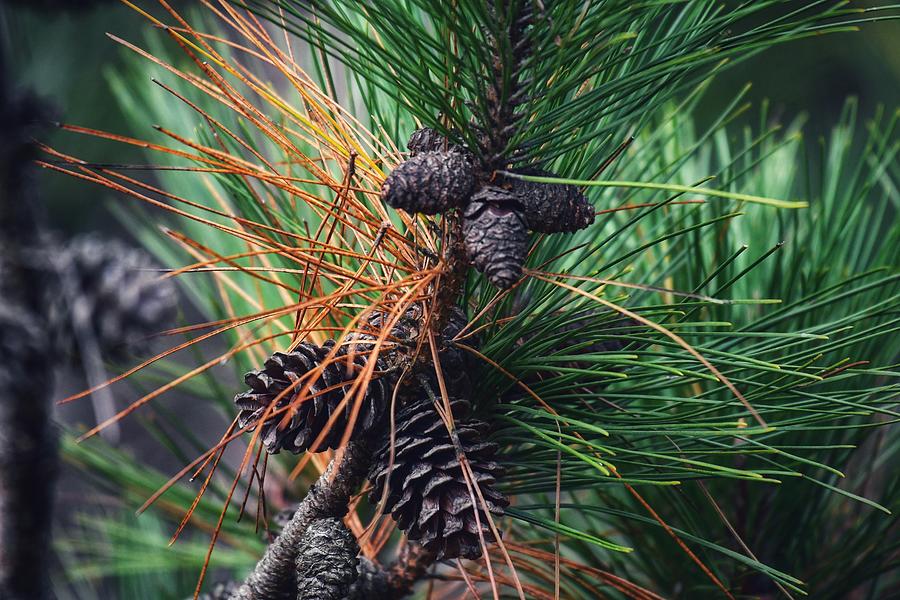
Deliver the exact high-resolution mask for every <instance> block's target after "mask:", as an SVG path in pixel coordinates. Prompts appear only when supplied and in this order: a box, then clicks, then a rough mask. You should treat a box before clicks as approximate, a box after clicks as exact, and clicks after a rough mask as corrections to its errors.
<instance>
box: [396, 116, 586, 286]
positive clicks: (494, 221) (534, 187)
mask: <svg viewBox="0 0 900 600" xmlns="http://www.w3.org/2000/svg"><path fill="white" fill-rule="evenodd" d="M407 148H408V149H409V151H410V158H409V159H408V160H406V161H405V162H403V163H402V164H401V165H399V166H398V167H397V168H396V169H394V170H393V171H392V172H391V174H390V175H388V177H387V179H385V181H384V184H383V185H382V188H381V198H382V200H383V201H384V202H385V203H387V204H388V205H389V206H392V207H393V208H398V209H402V210H405V211H406V212H409V213H422V214H426V215H435V214H438V213H444V212H447V211H449V210H452V209H460V210H461V212H462V234H463V239H464V242H465V248H466V254H467V256H468V259H469V261H470V262H471V263H472V265H473V266H474V267H475V268H476V269H478V270H479V271H481V272H482V273H484V274H485V275H486V276H487V278H488V280H489V281H490V282H491V283H492V284H494V285H495V286H497V287H498V288H501V289H507V288H509V287H510V286H511V285H512V284H513V283H515V282H516V281H518V280H519V279H520V278H521V276H522V265H523V264H524V262H525V256H526V253H527V251H528V247H527V243H528V231H529V230H531V231H536V232H540V233H561V232H574V231H578V230H579V229H584V228H585V227H587V226H588V225H590V224H591V223H592V222H593V221H594V207H593V206H592V205H591V203H590V202H588V200H587V198H585V196H584V195H583V194H582V193H581V192H580V191H579V189H578V188H577V187H575V186H573V185H562V184H555V183H535V182H530V181H525V180H522V179H518V178H514V177H506V176H503V175H501V174H497V173H488V172H486V171H485V170H484V169H483V168H482V166H481V165H480V164H479V161H478V160H477V159H476V157H475V156H474V155H473V154H472V153H471V152H470V151H469V150H468V149H466V148H465V147H463V146H460V145H457V144H452V143H450V141H449V140H447V139H446V138H445V137H443V136H442V135H440V134H439V133H438V132H436V131H434V130H433V129H428V128H423V129H419V130H417V131H416V132H414V133H413V134H412V136H411V137H410V139H409V143H408V144H407ZM517 172H518V173H520V174H522V175H533V176H540V177H554V175H553V174H552V173H549V172H546V171H542V170H540V169H535V168H524V169H519V170H518V171H517Z"/></svg>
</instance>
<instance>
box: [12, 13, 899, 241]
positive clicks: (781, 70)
mask: <svg viewBox="0 0 900 600" xmlns="http://www.w3.org/2000/svg"><path fill="white" fill-rule="evenodd" d="M0 4H2V3H0ZM54 4H56V5H61V4H65V3H61V2H57V3H54ZM76 4H77V3H76ZM89 4H92V7H91V8H87V9H80V10H76V9H75V8H70V9H68V10H65V11H60V10H59V9H58V8H44V7H42V2H40V1H39V0H17V1H16V2H10V1H9V0H6V3H5V5H3V6H4V8H3V9H0V11H2V12H0V27H2V43H3V44H4V46H5V50H6V52H7V56H9V57H10V60H11V62H12V70H13V73H14V76H15V77H17V78H18V80H19V81H20V82H21V84H22V85H23V86H28V87H31V88H33V89H35V90H36V91H37V92H38V93H39V94H40V95H42V96H43V97H44V98H46V99H47V100H49V101H50V102H51V103H52V105H53V106H54V108H55V110H56V115H57V118H58V120H60V121H66V122H68V123H73V124H78V125H84V126H88V127H94V128H98V129H104V130H108V131H112V132H115V133H119V134H124V135H133V136H136V137H143V136H147V135H151V134H152V129H151V126H152V125H153V123H151V122H149V121H148V122H146V123H137V122H127V121H126V120H125V118H124V117H123V115H122V113H121V111H120V110H119V109H118V108H117V106H116V102H115V99H114V97H113V94H112V91H111V89H110V85H109V76H110V75H111V74H113V73H115V72H116V71H117V70H118V69H120V68H122V66H123V64H124V62H123V57H124V56H125V54H126V53H127V51H126V50H125V49H123V48H121V47H120V46H119V45H118V44H117V43H116V42H114V41H113V40H111V39H110V38H109V37H107V35H106V33H107V32H109V33H112V34H115V35H118V36H119V37H122V38H125V39H128V40H132V41H135V42H140V41H142V40H143V39H144V38H145V37H146V35H147V30H148V28H149V27H150V26H149V25H148V23H147V21H146V19H144V17H142V16H141V15H139V14H137V13H136V12H135V11H134V10H132V9H131V8H129V7H128V6H125V5H122V4H119V3H118V2H115V1H105V2H104V1H95V2H94V3H89ZM137 4H139V5H141V4H143V5H144V6H148V7H154V8H157V7H156V2H154V1H153V0H143V2H137ZM172 4H173V5H174V6H176V7H178V8H181V9H188V10H190V8H191V6H192V5H193V4H195V3H193V2H191V0H182V1H180V2H172ZM726 4H727V2H726ZM802 4H803V3H802V2H788V3H785V7H784V9H783V10H788V9H792V10H793V9H796V8H798V7H799V6H801V5H802ZM807 4H811V3H807ZM886 4H887V3H885V2H880V3H879V2H854V3H851V5H855V6H860V7H865V6H876V5H886ZM154 12H158V11H157V10H154ZM747 83H752V86H753V87H752V88H751V90H750V93H749V96H748V99H749V100H750V101H751V102H752V103H753V105H754V109H751V110H749V111H747V112H746V113H745V114H744V117H743V118H744V119H745V120H746V121H747V122H753V123H756V121H757V119H758V114H759V111H758V110H757V109H758V107H759V105H760V103H761V101H763V100H764V99H768V100H769V101H770V111H769V114H770V116H771V118H772V119H777V120H780V121H783V122H786V123H787V122H791V121H793V120H794V119H795V118H797V117H798V116H801V115H805V116H806V118H807V124H806V127H805V129H804V130H805V132H806V135H807V136H816V137H817V136H819V135H820V134H822V133H824V132H826V131H827V130H828V129H829V127H830V126H831V125H833V124H834V123H835V122H836V120H837V118H838V115H839V113H840V110H841V107H842V106H843V104H844V100H845V99H846V98H847V97H848V96H856V97H858V98H859V102H860V114H861V115H862V116H863V117H864V118H865V117H866V116H868V115H871V114H873V113H874V111H875V110H876V108H877V106H878V105H879V104H882V105H885V106H887V107H888V108H893V107H896V106H898V105H900V31H898V26H897V24H896V23H893V22H882V23H873V24H867V25H866V26H865V27H864V29H863V30H862V31H861V32H857V33H846V34H838V35H828V36H819V37H815V38H811V39H807V40H804V41H801V42H796V43H793V44H791V46H790V47H789V48H775V49H773V50H770V51H768V52H765V53H763V54H761V55H758V56H756V57H753V58H751V59H749V60H747V61H746V62H744V63H743V64H741V65H739V66H738V67H737V68H735V69H732V70H728V71H726V72H725V73H724V74H723V75H721V76H719V78H718V79H717V80H716V82H715V84H714V88H713V89H712V90H711V93H710V94H708V95H707V97H706V99H705V101H704V103H703V104H702V105H701V106H700V109H699V114H698V115H696V116H697V122H698V124H699V125H701V126H702V125H703V124H704V115H705V114H709V115H717V114H719V113H720V109H721V108H722V107H723V106H724V105H726V104H727V103H728V102H729V101H730V100H731V99H732V98H733V96H734V94H735V93H736V91H737V90H738V89H740V88H741V87H742V86H744V85H745V84H747ZM134 85H148V86H150V85H153V84H152V83H151V82H150V80H149V77H148V78H147V80H146V81H144V82H141V81H135V82H134ZM737 125H739V123H738V124H736V126H737ZM49 137H50V139H51V141H53V132H50V134H49ZM79 143H80V144H82V145H81V146H79V155H80V156H83V157H89V158H92V159H97V160H102V161H110V160H111V159H112V158H113V157H110V156H108V155H107V154H108V149H109V146H108V145H105V144H102V143H98V141H97V140H92V139H89V138H86V137H81V138H80V141H79ZM104 149H105V150H106V151H107V154H104ZM114 159H115V161H116V162H128V161H129V160H135V161H138V160H139V152H138V151H137V149H135V150H134V151H133V152H132V155H131V156H128V155H127V154H125V153H123V152H122V147H121V146H117V147H116V156H115V157H114ZM41 185H42V189H43V192H44V198H45V200H46V201H47V203H48V207H49V213H50V218H51V221H52V224H53V226H54V227H55V228H57V229H59V230H61V231H63V232H65V233H69V234H71V233H76V232H79V231H84V230H90V229H97V228H103V229H106V230H111V229H115V228H116V225H115V223H114V221H113V220H112V219H111V217H110V215H109V212H108V211H107V210H106V208H105V207H106V203H107V201H109V200H110V198H109V193H108V192H105V191H102V190H100V189H99V188H97V187H92V186H87V185H84V184H83V183H81V182H78V181H76V180H74V179H72V178H69V177H64V176H61V175H57V174H54V173H47V172H45V173H41Z"/></svg>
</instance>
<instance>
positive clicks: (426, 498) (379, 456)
mask: <svg viewBox="0 0 900 600" xmlns="http://www.w3.org/2000/svg"><path fill="white" fill-rule="evenodd" d="M451 406H452V408H453V414H454V417H455V418H456V419H457V421H456V429H455V431H456V434H457V436H458V439H459V443H460V446H461V449H462V451H463V453H464V454H465V456H466V459H467V460H468V462H469V465H470V466H471V469H472V472H473V473H474V476H475V480H476V481H477V482H478V484H479V487H480V489H481V493H482V495H483V496H484V499H485V501H486V503H487V507H488V509H489V511H490V513H491V514H493V515H496V516H501V515H503V512H504V510H503V509H504V508H505V507H506V506H508V505H509V502H508V500H507V499H506V497H505V496H504V495H503V494H501V493H500V492H498V491H497V490H496V489H495V488H494V487H493V484H494V482H495V478H496V477H497V476H499V475H500V474H502V468H501V467H500V466H499V465H498V464H497V463H495V462H493V461H491V458H492V457H493V455H494V453H495V452H496V451H497V446H496V444H493V443H490V442H485V441H483V439H484V436H485V434H486V432H487V429H488V425H487V424H486V423H484V422H481V421H476V420H471V419H468V420H467V419H465V418H464V417H465V416H467V415H468V412H469V404H468V402H466V401H464V400H453V401H452V402H451ZM396 421H397V432H396V440H395V446H394V462H393V469H391V465H390V452H391V447H390V441H387V442H386V443H385V444H384V445H383V446H382V447H381V448H380V449H379V450H378V451H377V452H376V453H375V462H374V463H373V466H372V469H371V470H370V471H369V480H370V481H371V482H372V484H373V489H372V492H371V493H370V495H369V500H370V502H372V503H373V504H377V503H378V502H380V501H381V498H382V496H383V494H384V488H385V486H388V495H387V502H386V504H385V510H386V511H389V512H390V513H391V514H392V515H393V517H394V520H396V521H397V526H398V527H399V528H400V529H401V530H403V531H405V532H406V535H407V537H408V538H409V539H410V540H418V542H419V543H420V544H421V545H422V546H424V547H425V549H426V550H429V551H432V552H434V553H435V555H436V557H437V559H438V560H440V559H447V558H457V557H462V558H477V557H479V556H481V542H480V540H479V535H478V532H479V522H480V530H481V532H482V534H483V536H484V539H485V541H486V542H492V541H494V536H493V534H492V532H491V529H490V526H489V525H488V522H487V515H486V514H485V512H484V507H482V506H480V502H479V501H478V498H477V496H476V502H477V503H478V504H476V505H475V506H473V504H472V498H471V496H470V492H469V488H468V486H467V485H466V480H465V478H464V477H463V473H462V468H461V466H460V462H459V459H458V457H457V454H456V449H455V447H454V445H453V442H452V441H451V439H450V435H449V433H448V432H447V428H446V426H445V425H444V422H443V421H442V420H441V418H440V416H439V415H438V413H437V411H436V410H435V408H434V405H433V404H432V403H431V401H419V402H415V403H413V404H411V405H409V406H407V407H405V408H403V409H402V410H401V411H400V412H399V413H398V414H397V420H396ZM473 492H474V490H473ZM476 506H477V511H478V521H477V522H476Z"/></svg>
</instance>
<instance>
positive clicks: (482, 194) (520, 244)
mask: <svg viewBox="0 0 900 600" xmlns="http://www.w3.org/2000/svg"><path fill="white" fill-rule="evenodd" d="M462 230H463V238H464V239H465V243H466V254H467V255H468V257H469V260H470V261H471V262H472V264H473V265H474V267H475V268H476V269H478V270H479V271H481V272H482V273H484V274H485V275H486V276H487V278H488V280H489V281H490V282H491V283H492V284H494V285H495V286H497V287H498V288H500V289H507V288H509V287H510V286H511V285H512V284H513V283H515V282H516V281H518V280H519V279H520V278H521V277H522V265H523V264H524V262H525V255H526V253H527V251H528V248H527V245H528V232H527V229H526V226H525V220H524V217H523V216H522V213H521V212H520V211H519V205H518V203H517V202H516V201H515V198H514V196H513V195H512V194H510V193H509V192H508V191H506V190H504V189H501V188H497V187H492V186H486V187H484V188H482V189H481V190H479V191H478V192H477V193H476V194H475V195H474V196H472V200H471V201H470V203H469V205H468V206H467V207H466V210H465V212H464V213H463V222H462Z"/></svg>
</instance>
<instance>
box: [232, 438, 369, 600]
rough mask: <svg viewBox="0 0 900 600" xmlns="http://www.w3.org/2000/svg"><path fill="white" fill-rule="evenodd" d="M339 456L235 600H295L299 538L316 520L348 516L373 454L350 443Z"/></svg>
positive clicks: (356, 443) (358, 445)
mask: <svg viewBox="0 0 900 600" xmlns="http://www.w3.org/2000/svg"><path fill="white" fill-rule="evenodd" d="M339 452H340V454H339V455H338V456H336V457H335V458H334V460H332V461H331V464H329V465H328V468H327V469H326V470H325V472H324V473H322V476H321V477H319V480H318V481H316V483H315V484H313V486H312V487H311V488H310V489H309V492H308V493H307V494H306V498H304V500H303V502H302V503H301V504H300V506H299V507H298V508H297V512H295V513H294V516H293V517H291V520H290V521H289V522H288V524H287V525H286V526H285V527H284V529H283V530H282V532H281V535H279V536H278V537H277V538H276V539H275V541H273V542H272V543H271V544H269V547H268V548H267V549H266V553H265V555H264V556H263V557H262V559H260V561H259V562H258V563H257V565H256V567H255V568H254V569H253V572H252V573H250V575H249V576H248V577H247V579H246V580H244V583H243V585H241V587H240V588H239V589H238V591H237V592H236V593H235V594H234V595H233V596H232V600H282V599H284V600H288V599H290V600H294V599H296V597H297V583H296V581H295V579H296V577H295V562H296V559H297V550H298V548H299V544H300V538H301V537H302V536H303V534H304V533H305V532H306V529H307V527H309V524H310V523H312V522H313V521H314V520H317V519H323V518H326V517H334V518H338V519H340V518H342V517H343V516H344V515H346V514H347V510H348V505H349V502H350V497H351V496H352V495H353V494H354V493H356V491H357V490H358V489H359V486H360V484H361V483H362V481H363V479H365V476H366V473H367V472H368V469H369V463H370V462H371V456H372V453H371V451H370V449H369V447H368V446H367V445H366V444H364V443H362V442H351V443H350V444H348V445H347V447H346V448H344V449H343V450H342V451H339Z"/></svg>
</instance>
